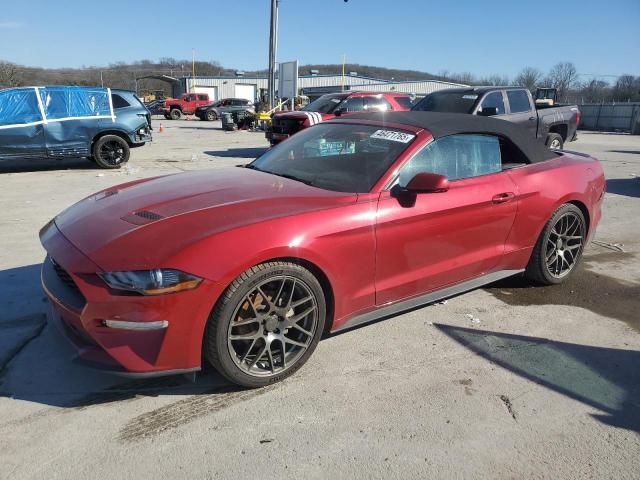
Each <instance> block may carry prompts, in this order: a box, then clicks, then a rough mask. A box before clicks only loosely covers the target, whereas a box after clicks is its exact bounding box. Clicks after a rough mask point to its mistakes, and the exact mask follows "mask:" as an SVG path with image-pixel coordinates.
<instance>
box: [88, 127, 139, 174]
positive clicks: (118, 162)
mask: <svg viewBox="0 0 640 480" xmlns="http://www.w3.org/2000/svg"><path fill="white" fill-rule="evenodd" d="M129 154H130V149H129V144H128V143H127V142H126V141H125V140H124V139H123V138H121V137H119V136H117V135H105V136H104V137H100V138H99V139H98V140H97V141H96V142H95V143H94V144H93V159H92V160H93V161H94V162H96V163H97V164H98V166H99V167H101V168H120V167H121V166H122V164H124V163H127V162H128V161H129Z"/></svg>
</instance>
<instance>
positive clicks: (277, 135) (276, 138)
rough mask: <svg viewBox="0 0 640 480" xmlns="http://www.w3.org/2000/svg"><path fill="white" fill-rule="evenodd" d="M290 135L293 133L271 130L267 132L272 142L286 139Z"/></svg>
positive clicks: (266, 135) (268, 138)
mask: <svg viewBox="0 0 640 480" xmlns="http://www.w3.org/2000/svg"><path fill="white" fill-rule="evenodd" d="M290 136H291V135H289V134H287V133H275V132H271V131H268V130H267V132H266V133H265V137H267V140H269V141H270V142H271V143H279V142H282V141H283V140H286V139H287V138H289V137H290Z"/></svg>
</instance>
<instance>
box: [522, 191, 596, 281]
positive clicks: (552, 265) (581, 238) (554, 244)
mask: <svg viewBox="0 0 640 480" xmlns="http://www.w3.org/2000/svg"><path fill="white" fill-rule="evenodd" d="M586 236H587V231H586V222H585V219H584V215H583V214H582V211H581V210H580V209H579V208H578V207H576V206H575V205H573V204H571V203H565V204H564V205H562V206H561V207H560V208H558V209H557V210H556V211H555V212H554V213H553V215H551V218H550V219H549V221H548V222H547V224H546V225H545V227H544V229H543V230H542V233H541V234H540V237H539V238H538V241H537V242H536V245H535V247H534V248H533V253H532V254H531V258H530V259H529V264H528V265H527V269H526V270H525V277H527V278H528V279H529V280H533V281H534V282H536V283H540V284H542V285H555V284H558V283H562V282H564V281H565V280H566V279H567V278H569V276H571V274H572V273H573V272H574V271H575V270H576V266H577V265H578V263H579V262H580V259H581V258H582V251H583V249H584V242H585V239H586Z"/></svg>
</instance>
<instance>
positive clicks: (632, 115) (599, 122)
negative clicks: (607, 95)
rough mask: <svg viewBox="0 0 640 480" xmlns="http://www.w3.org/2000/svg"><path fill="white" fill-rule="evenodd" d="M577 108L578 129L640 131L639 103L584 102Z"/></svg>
mask: <svg viewBox="0 0 640 480" xmlns="http://www.w3.org/2000/svg"><path fill="white" fill-rule="evenodd" d="M578 108H579V109H580V113H581V114H582V120H580V129H583V130H599V131H621V132H632V133H637V134H638V133H640V131H639V129H640V103H585V104H582V105H578Z"/></svg>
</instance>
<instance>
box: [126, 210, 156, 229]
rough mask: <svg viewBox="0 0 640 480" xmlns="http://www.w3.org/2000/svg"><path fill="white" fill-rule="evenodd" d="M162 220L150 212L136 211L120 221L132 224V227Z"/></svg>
mask: <svg viewBox="0 0 640 480" xmlns="http://www.w3.org/2000/svg"><path fill="white" fill-rule="evenodd" d="M163 218H164V216H163V215H160V214H159V213H156V212H152V211H150V210H138V211H135V212H132V213H129V214H127V215H125V216H124V217H122V220H124V221H125V222H129V223H133V224H134V225H146V224H147V223H152V222H157V221H158V220H162V219H163Z"/></svg>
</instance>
